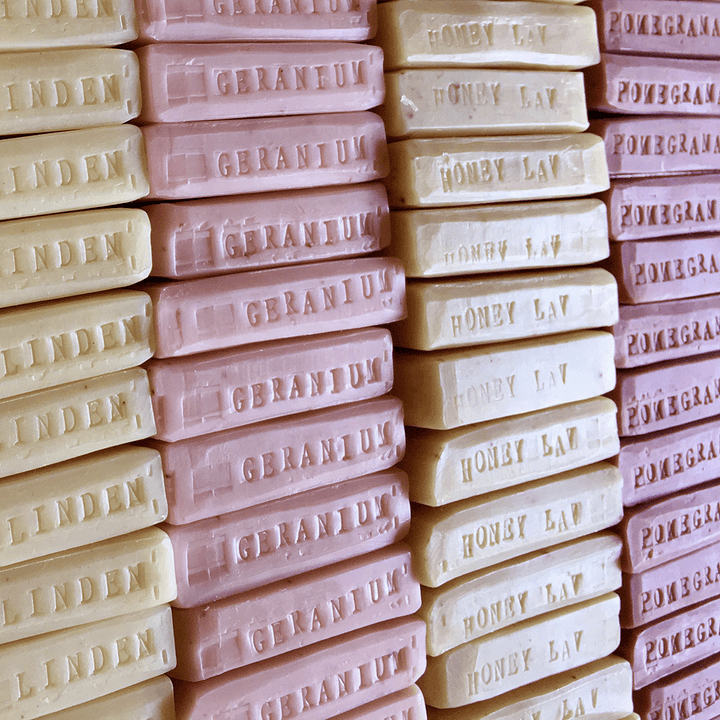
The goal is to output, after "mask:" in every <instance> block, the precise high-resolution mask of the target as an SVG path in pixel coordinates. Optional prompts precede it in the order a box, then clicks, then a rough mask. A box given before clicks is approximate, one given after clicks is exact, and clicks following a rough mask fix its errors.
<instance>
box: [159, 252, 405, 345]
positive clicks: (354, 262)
mask: <svg viewBox="0 0 720 720" xmlns="http://www.w3.org/2000/svg"><path fill="white" fill-rule="evenodd" d="M146 290H147V292H148V294H149V295H150V297H151V298H152V308H153V316H154V319H155V337H156V349H155V357H158V358H164V357H178V356H180V355H190V354H193V353H198V352H207V351H208V350H220V349H223V348H227V347H236V346H238V345H250V344H252V343H258V342H267V341H269V340H281V339H285V338H291V337H308V336H311V335H318V334H321V333H327V332H333V331H336V330H354V329H356V328H362V327H368V326H372V325H383V324H386V323H392V322H395V321H396V320H400V319H401V318H403V317H405V274H404V272H403V267H402V264H401V263H400V261H399V260H395V259H394V258H378V257H373V258H353V259H347V260H337V261H334V262H323V263H310V264H304V265H300V266H298V267H283V268H271V269H267V270H256V271H255V272H248V273H233V274H231V275H223V276H222V277H211V278H200V279H198V280H185V281H180V282H177V281H175V282H165V283H162V284H160V283H157V284H153V285H149V286H148V287H147V288H146Z"/></svg>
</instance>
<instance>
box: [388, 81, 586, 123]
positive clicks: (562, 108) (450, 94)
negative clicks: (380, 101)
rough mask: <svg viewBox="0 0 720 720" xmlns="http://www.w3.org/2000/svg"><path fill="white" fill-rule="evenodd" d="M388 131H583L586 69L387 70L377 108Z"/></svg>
mask: <svg viewBox="0 0 720 720" xmlns="http://www.w3.org/2000/svg"><path fill="white" fill-rule="evenodd" d="M379 112H380V115H381V116H382V118H383V120H384V121H385V130H386V131H387V134H388V136H390V137H438V136H443V135H444V136H458V135H506V134H507V135H512V134H527V133H545V134H547V133H551V132H556V133H566V132H582V131H583V130H587V128H588V125H589V123H588V117H587V109H586V106H585V87H584V84H583V76H582V73H579V72H553V71H550V70H536V71H533V72H527V71H524V70H496V69H492V70H483V69H480V68H473V69H472V70H469V69H463V68H437V69H410V70H399V71H397V72H391V73H386V75H385V104H384V106H383V107H381V108H379Z"/></svg>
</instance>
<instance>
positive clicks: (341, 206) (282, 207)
mask: <svg viewBox="0 0 720 720" xmlns="http://www.w3.org/2000/svg"><path fill="white" fill-rule="evenodd" d="M144 210H145V211H146V212H147V213H148V215H149V216H150V220H151V223H152V252H153V264H152V265H153V267H152V272H153V275H155V276H162V277H167V278H192V277H199V276H206V275H220V274H223V273H231V272H238V271H241V270H255V269H257V268H263V267H272V266H273V265H291V264H295V263H303V262H312V261H314V260H328V259H333V258H336V257H349V256H353V255H362V254H365V253H371V252H374V251H376V250H381V249H382V248H384V247H386V246H387V244H388V242H389V239H390V222H389V219H388V215H389V210H388V201H387V193H386V191H385V186H384V185H381V184H380V183H362V184H361V185H348V186H344V187H337V188H334V187H329V188H315V189H311V190H293V191H287V192H277V193H268V194H264V193H263V194H258V195H250V196H244V195H237V196H235V197H232V198H212V199H206V200H187V201H184V202H176V203H156V204H154V205H148V206H146V207H145V208H144Z"/></svg>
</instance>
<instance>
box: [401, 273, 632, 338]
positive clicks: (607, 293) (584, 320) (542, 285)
mask: <svg viewBox="0 0 720 720" xmlns="http://www.w3.org/2000/svg"><path fill="white" fill-rule="evenodd" d="M407 308H408V312H407V318H406V319H405V320H403V321H401V322H399V323H398V324H397V325H395V326H394V327H393V329H392V334H393V341H394V343H395V345H399V346H400V347H404V348H411V349H413V350H439V349H442V348H449V347H465V346H468V345H484V344H487V343H497V342H503V341H505V340H517V339H520V338H529V337H535V336H539V335H550V334H554V333H560V332H568V331H570V330H584V329H587V328H594V327H603V326H609V325H614V324H615V323H616V322H617V320H618V296H617V283H616V282H615V278H614V277H613V276H612V275H611V274H610V273H609V272H607V271H606V270H601V269H595V268H593V269H590V268H587V269H583V270H555V271H549V272H544V273H533V274H532V275H528V274H525V273H523V274H503V275H495V276H492V277H488V278H473V279H463V280H445V281H443V282H434V283H431V282H428V281H420V280H411V281H410V282H409V283H408V286H407Z"/></svg>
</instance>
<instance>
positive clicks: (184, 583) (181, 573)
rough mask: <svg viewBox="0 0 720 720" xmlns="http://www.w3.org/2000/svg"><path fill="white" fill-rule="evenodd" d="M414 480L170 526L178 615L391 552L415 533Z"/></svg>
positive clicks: (359, 482)
mask: <svg viewBox="0 0 720 720" xmlns="http://www.w3.org/2000/svg"><path fill="white" fill-rule="evenodd" d="M409 522H410V501H409V499H408V495H407V476H406V475H405V474H404V473H402V472H400V471H398V470H386V471H385V472H380V473H376V474H374V475H367V476H365V477H362V478H357V479H356V480H346V481H344V482H342V483H337V484H336V485H330V486H328V487H324V488H318V489H316V490H309V491H308V492H306V493H302V494H301V495H296V496H294V497H288V498H281V499H280V500H273V501H272V502H270V503H266V504H264V505H261V506H259V507H254V508H248V509H247V510H238V511H236V512H233V513H227V514H225V515H221V516H219V517H215V518H210V519H208V520H200V521H198V522H196V523H192V524H190V525H164V526H163V527H164V529H165V531H166V532H167V533H168V535H170V540H171V541H172V545H173V551H174V553H175V571H176V576H177V582H178V597H177V600H176V601H175V603H174V605H175V606H176V607H198V606H199V605H203V604H204V603H208V602H212V601H213V600H219V599H220V598H224V597H229V596H230V595H234V594H236V593H239V592H244V591H246V590H253V589H255V588H257V587H260V586H261V585H266V584H267V583H271V582H275V581H277V580H283V579H285V578H289V577H294V576H296V575H299V574H301V573H303V572H307V571H309V570H314V569H316V568H320V567H324V566H326V565H329V564H330V563H333V562H339V561H340V560H347V559H349V558H352V557H356V556H358V555H362V554H364V553H368V552H371V551H372V550H378V549H380V548H383V547H387V546H388V545H391V544H392V543H394V542H397V541H398V540H401V539H402V538H403V537H404V536H405V535H406V533H407V531H408V525H409Z"/></svg>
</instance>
